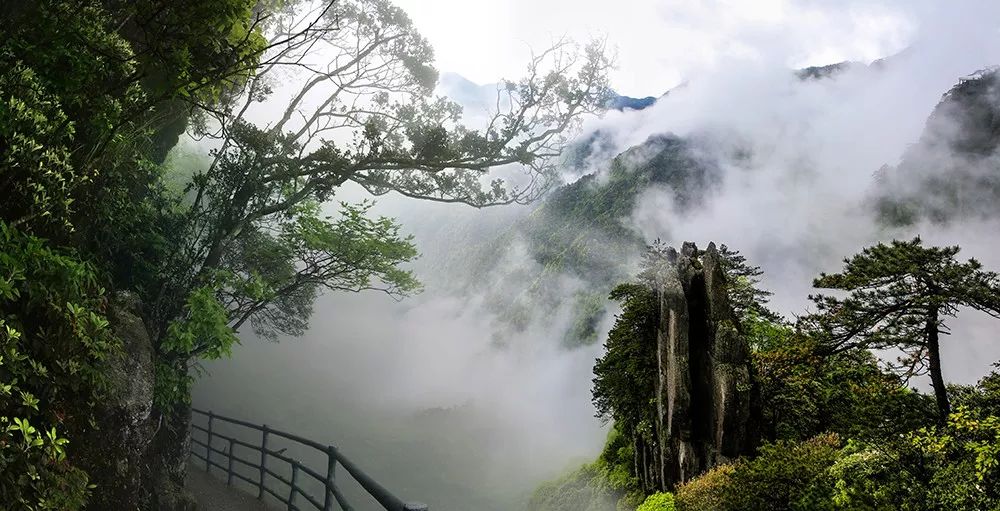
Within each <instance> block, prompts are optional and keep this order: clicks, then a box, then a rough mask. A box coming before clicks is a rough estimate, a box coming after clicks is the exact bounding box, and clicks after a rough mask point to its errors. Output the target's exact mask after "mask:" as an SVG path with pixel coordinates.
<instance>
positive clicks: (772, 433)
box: [747, 318, 934, 440]
mask: <svg viewBox="0 0 1000 511" xmlns="http://www.w3.org/2000/svg"><path fill="white" fill-rule="evenodd" d="M747 325H748V326H749V329H748V334H749V338H750V339H751V341H752V343H753V345H754V351H753V362H754V368H755V377H756V380H757V383H758V385H759V387H760V392H761V402H762V404H763V422H762V424H761V426H762V431H761V433H762V434H763V436H764V437H765V438H769V439H771V440H777V439H785V440H805V439H807V438H810V437H813V436H816V435H818V434H820V433H823V432H827V431H829V432H834V433H838V434H840V435H841V436H843V437H844V438H865V439H867V438H884V437H886V436H891V435H898V434H901V433H905V432H907V431H912V430H914V429H917V428H920V427H923V426H926V425H928V420H929V418H930V417H933V415H934V405H933V403H932V402H931V400H930V399H929V398H928V397H927V396H924V395H922V394H919V393H917V392H915V391H913V390H911V389H908V388H906V385H905V381H904V380H902V379H901V378H900V377H899V376H897V375H895V374H891V373H887V372H885V371H884V370H882V368H881V367H880V366H879V363H878V359H877V358H876V357H875V356H874V355H872V354H871V353H870V352H868V351H866V350H860V349H854V350H848V351H844V352H841V353H837V354H833V355H827V354H824V352H823V350H822V347H821V346H820V345H819V344H818V342H817V341H816V340H815V339H813V338H812V337H810V336H808V335H805V334H803V333H801V332H798V331H796V330H795V329H794V327H792V326H790V325H787V324H784V323H781V322H773V321H769V320H766V319H761V318H756V319H750V320H749V321H748V322H747Z"/></svg>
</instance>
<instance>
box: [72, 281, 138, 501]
mask: <svg viewBox="0 0 1000 511" xmlns="http://www.w3.org/2000/svg"><path fill="white" fill-rule="evenodd" d="M139 309H140V305H139V301H138V299H137V298H136V297H135V295H133V294H130V293H120V294H118V295H117V296H116V297H115V300H114V302H113V303H112V305H111V307H110V309H109V314H108V316H109V320H110V322H111V326H112V328H113V329H114V333H115V335H116V336H117V337H118V338H119V339H120V340H121V342H122V351H121V352H120V353H118V354H116V356H114V357H111V359H109V360H108V361H107V362H106V364H107V366H106V369H105V371H104V373H105V374H106V375H107V377H108V386H109V388H108V392H107V397H106V400H105V401H104V402H102V403H98V405H97V407H98V408H97V410H96V417H97V426H98V427H97V428H96V429H94V428H90V429H88V430H86V431H83V432H82V434H81V435H80V436H79V437H78V438H79V439H78V440H77V441H76V442H74V444H75V445H74V447H75V449H76V451H77V452H78V454H79V456H80V457H81V460H82V464H83V465H84V468H85V469H86V470H87V472H88V473H89V474H90V478H91V481H92V482H93V483H94V484H96V485H97V489H96V490H95V491H94V493H93V495H92V497H91V501H90V503H89V508H90V509H116V510H123V511H130V510H138V509H149V505H150V492H149V491H148V489H147V487H146V484H145V482H144V470H145V467H146V465H147V463H148V461H147V459H146V453H147V448H148V447H149V444H150V441H151V439H152V438H153V434H154V431H155V429H156V424H155V423H154V419H153V413H152V411H153V378H154V372H153V371H154V369H153V356H154V355H153V345H152V342H151V341H150V338H149V333H148V332H147V330H146V327H145V325H144V324H143V321H142V318H141V316H140V310H139Z"/></svg>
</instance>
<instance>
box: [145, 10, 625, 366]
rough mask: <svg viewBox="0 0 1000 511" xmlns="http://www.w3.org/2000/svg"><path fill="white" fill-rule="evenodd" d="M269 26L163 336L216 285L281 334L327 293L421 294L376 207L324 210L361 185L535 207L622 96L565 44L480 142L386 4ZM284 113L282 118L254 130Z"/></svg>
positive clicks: (190, 198)
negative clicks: (587, 122)
mask: <svg viewBox="0 0 1000 511" xmlns="http://www.w3.org/2000/svg"><path fill="white" fill-rule="evenodd" d="M269 27H270V28H269V30H268V34H267V35H268V43H267V44H266V48H267V50H266V51H265V52H264V53H263V54H262V56H261V63H260V66H259V67H258V68H257V69H256V70H255V71H254V72H253V73H252V76H251V77H250V78H249V80H248V81H247V82H246V83H245V85H244V86H243V88H242V89H241V90H240V91H239V92H238V93H236V94H234V95H233V96H234V98H236V99H235V101H232V102H227V103H226V104H224V105H222V106H219V107H217V108H213V107H211V106H205V107H204V108H203V113H204V116H203V117H202V118H201V122H200V123H199V124H198V125H197V126H196V128H195V132H194V134H195V135H196V136H198V137H202V138H207V139H209V140H210V141H212V142H213V144H214V146H215V147H216V149H214V150H213V152H212V155H211V156H212V158H211V162H210V163H209V164H208V165H207V167H206V168H202V169H198V170H197V171H196V172H194V173H193V175H192V177H191V179H190V181H189V182H188V183H187V186H186V188H185V192H186V193H185V198H184V200H183V201H182V204H181V209H182V211H183V213H182V214H183V216H184V218H185V219H186V221H185V222H184V224H185V227H184V232H183V233H182V234H181V235H180V239H179V240H178V241H177V243H175V246H176V249H175V251H174V253H173V254H172V262H171V266H172V268H176V269H177V272H176V278H174V279H172V282H170V283H168V285H167V286H164V287H163V289H162V291H161V293H160V294H159V296H158V297H157V299H156V305H155V307H154V309H155V312H154V323H156V325H157V330H158V332H159V333H160V334H161V335H162V334H163V333H165V332H166V331H167V330H168V328H167V326H168V325H169V323H170V322H172V321H174V320H176V319H177V318H179V317H183V316H184V312H183V309H184V307H185V304H186V303H187V302H186V301H187V297H188V295H189V294H190V293H191V292H192V290H194V289H199V288H201V287H203V286H205V285H212V286H216V287H217V289H218V296H219V300H220V302H221V303H223V305H224V307H225V309H226V312H227V315H228V317H229V324H230V326H231V327H233V328H239V327H240V326H242V325H243V324H244V323H245V322H249V323H250V324H251V325H252V326H254V327H255V328H256V329H258V331H260V332H263V333H267V334H271V335H273V334H277V333H287V334H295V333H298V332H300V331H301V329H302V323H301V321H303V320H304V319H305V317H306V316H307V312H308V304H309V303H310V302H311V299H312V297H313V296H314V294H315V292H316V290H317V289H320V288H323V287H326V288H331V289H336V290H348V291H359V290H362V289H371V288H376V289H380V290H382V291H385V292H387V293H389V294H392V295H394V296H402V295H405V294H407V293H408V292H411V291H413V290H414V289H415V287H416V286H415V281H414V280H413V277H412V275H410V274H408V273H406V272H402V271H399V270H396V269H395V268H396V266H397V265H398V264H401V263H405V262H407V261H409V260H410V259H412V258H413V257H414V256H415V253H414V252H413V250H412V246H411V245H410V244H409V241H408V240H407V239H406V238H405V237H401V236H399V228H398V226H396V225H395V224H394V223H393V222H392V221H391V220H388V219H379V220H374V221H372V220H367V219H366V218H365V217H364V213H365V212H366V211H367V209H368V207H369V206H367V205H362V206H347V205H346V204H345V205H342V209H341V216H340V220H337V219H335V218H334V217H327V216H324V215H323V214H321V208H320V205H321V204H324V203H328V202H329V201H330V199H331V198H333V197H334V195H335V193H336V192H337V190H338V189H339V188H340V187H341V186H344V185H346V184H348V183H352V184H354V185H356V186H359V187H360V188H362V189H364V190H367V191H368V192H370V193H371V194H373V195H383V194H386V193H390V192H395V193H399V194H401V195H403V196H406V197H412V198H417V199H425V200H432V201H439V202H451V203H463V204H468V205H472V206H476V207H485V206H492V205H500V204H510V203H515V202H518V203H523V202H529V201H531V200H534V199H536V198H537V197H539V196H540V195H541V194H542V193H543V192H544V191H545V190H546V189H547V188H548V187H549V185H551V184H553V183H554V182H555V180H556V176H557V173H556V162H557V157H558V156H559V153H560V151H561V147H562V143H563V142H564V141H565V137H566V136H567V131H568V130H570V129H572V128H573V127H575V126H576V125H577V123H578V122H580V118H581V116H582V115H583V114H587V113H593V112H597V111H598V109H599V108H600V106H601V105H602V104H603V101H604V99H605V97H606V96H607V94H608V88H607V83H606V72H607V69H608V67H609V66H610V62H609V61H608V59H607V58H606V57H605V56H604V48H603V46H602V45H601V44H593V45H590V46H588V47H586V48H585V49H584V51H583V52H582V53H578V52H576V51H575V47H574V46H573V45H571V44H570V43H568V42H565V41H560V42H558V43H557V44H556V45H555V46H554V47H553V48H550V49H549V50H546V51H544V52H542V53H541V54H539V55H536V56H535V57H533V58H532V60H531V62H530V64H529V68H528V77H527V78H525V79H524V80H522V81H520V82H516V83H515V82H504V83H503V84H501V86H500V87H498V92H497V103H496V111H495V112H494V115H493V116H492V118H491V119H490V120H489V121H488V122H487V123H486V124H485V126H484V127H483V128H482V129H481V130H474V129H471V128H468V127H465V126H463V125H462V124H461V123H460V120H461V108H460V107H458V105H456V104H454V103H452V102H450V101H448V100H446V99H444V98H438V97H434V96H433V88H434V85H435V83H436V80H437V72H436V70H435V69H434V68H433V66H432V59H433V51H432V49H431V47H430V46H429V45H428V43H427V42H426V40H424V39H423V38H422V37H421V36H420V35H419V33H418V32H417V31H416V30H415V29H414V27H413V26H412V23H411V21H410V20H409V18H408V17H407V16H406V14H405V13H404V12H403V11H402V10H400V9H399V8H397V7H395V6H393V5H392V4H391V3H389V2H388V1H386V0H356V1H344V2H337V3H335V4H332V3H323V4H322V5H311V4H309V5H304V6H300V8H298V9H291V10H289V11H283V14H282V15H281V16H278V17H276V18H275V19H273V20H271V22H270V25H269ZM275 105H278V106H280V109H279V112H280V114H279V116H278V118H277V119H274V120H272V121H271V122H269V123H267V122H260V121H257V120H255V119H259V118H260V117H261V115H260V112H259V111H258V109H260V108H264V109H269V108H271V109H273V108H274V106H275ZM498 167H503V170H502V172H504V173H505V174H504V175H505V176H506V177H504V178H500V177H497V176H496V174H497V170H496V169H497V168H498ZM491 171H492V172H491ZM491 174H492V177H493V178H492V179H491V178H490V177H491ZM349 231H350V232H349ZM362 254H364V255H365V257H364V258H362V257H361V255H362ZM206 342H209V341H206ZM208 349H210V348H207V347H205V348H204V349H199V348H196V349H195V354H196V353H198V352H199V351H205V350H208Z"/></svg>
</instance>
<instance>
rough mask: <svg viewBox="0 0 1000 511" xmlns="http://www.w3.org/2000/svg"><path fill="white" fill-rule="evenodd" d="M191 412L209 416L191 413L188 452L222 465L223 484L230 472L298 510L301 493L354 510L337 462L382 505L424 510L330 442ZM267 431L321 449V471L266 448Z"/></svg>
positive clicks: (320, 504)
mask: <svg viewBox="0 0 1000 511" xmlns="http://www.w3.org/2000/svg"><path fill="white" fill-rule="evenodd" d="M192 412H194V413H193V416H203V417H207V418H208V421H207V424H206V425H205V426H202V425H200V424H197V423H196V422H195V420H194V417H192V421H191V451H190V452H191V455H192V456H194V457H196V458H198V459H199V460H201V461H203V462H204V463H205V470H206V471H207V472H210V471H211V469H212V467H213V466H214V467H216V468H218V469H220V470H224V471H225V473H226V484H227V485H230V486H232V484H233V480H234V478H239V479H241V480H243V481H245V482H247V483H249V484H250V485H252V486H256V487H257V498H258V499H263V498H264V492H267V493H268V494H270V495H271V496H272V497H274V498H276V499H278V501H280V502H281V503H283V504H286V505H287V506H288V509H289V510H298V509H301V508H300V507H299V504H298V502H297V497H299V496H301V497H302V498H303V499H305V502H307V503H309V504H311V505H312V506H313V507H314V508H315V509H317V510H320V509H321V510H323V511H332V510H333V509H334V507H333V503H334V501H336V503H337V505H338V506H339V508H340V509H342V510H343V511H353V509H354V508H353V507H351V505H350V504H349V503H348V502H347V499H346V498H345V496H344V494H343V492H342V491H341V489H340V488H339V487H338V486H337V465H338V464H339V465H340V466H342V467H344V470H346V471H347V473H348V474H350V475H351V477H353V478H354V480H355V481H357V483H358V484H359V485H360V486H361V487H362V488H363V489H364V490H365V491H366V492H367V493H368V494H369V495H371V496H372V498H374V499H375V501H377V502H378V503H379V504H380V505H381V506H382V507H383V508H385V509H386V510H387V511H427V506H426V505H425V504H418V503H406V502H403V501H402V500H400V499H399V498H397V497H396V496H394V495H393V494H391V493H389V491H388V490H386V489H385V488H384V487H383V486H382V485H380V484H378V483H377V482H376V481H375V480H374V479H372V478H371V477H369V476H368V475H367V474H365V473H364V472H362V471H361V469H360V468H358V466H357V465H355V464H354V463H353V462H351V461H350V460H349V459H347V458H345V457H344V456H343V455H342V454H340V453H339V452H338V451H337V449H336V448H335V447H333V446H332V445H323V444H321V443H319V442H315V441H313V440H309V439H308V438H302V437H300V436H298V435H293V434H291V433H286V432H284V431H279V430H276V429H272V428H269V427H267V425H257V424H253V423H250V422H246V421H242V420H239V419H233V418H230V417H225V416H222V415H218V414H216V413H213V412H212V411H204V410H199V409H197V408H192ZM217 421H221V422H222V423H226V424H232V425H234V426H238V427H240V428H246V429H249V430H253V431H259V432H260V444H259V445H258V444H255V443H252V442H247V441H244V440H240V439H239V438H236V437H235V436H231V435H226V434H223V433H220V432H219V431H217V430H215V429H214V428H213V427H214V426H216V425H217ZM196 432H200V433H204V434H205V435H206V438H205V440H204V441H202V440H201V439H199V438H197V437H196V436H195V433H196ZM272 436H274V437H281V438H284V439H286V440H290V441H292V442H295V443H297V444H300V445H302V446H305V447H308V448H312V449H315V450H317V451H319V453H321V454H322V455H325V457H326V461H327V463H326V474H323V473H321V472H319V471H316V470H314V469H312V468H310V467H309V466H307V465H306V464H303V463H301V462H300V461H299V460H297V459H295V458H293V457H291V456H289V455H286V454H285V451H286V450H287V449H278V450H273V449H271V448H269V447H268V440H269V439H270V438H271V437H272ZM213 441H214V443H213ZM220 442H221V443H222V445H224V446H226V448H225V449H220V448H218V447H216V445H218V444H219V443H220ZM195 446H199V447H201V448H202V449H204V454H202V453H201V452H198V450H197V449H195ZM237 447H239V448H241V449H243V450H247V451H255V452H257V453H259V456H253V457H251V458H250V459H247V458H245V457H242V456H237V454H236V453H235V452H234V449H235V448H237ZM254 458H256V460H255V459H254ZM270 460H276V461H280V462H283V463H285V464H287V465H288V467H289V468H290V470H291V475H290V476H288V477H286V476H284V475H282V474H281V473H279V472H278V471H276V470H273V469H272V467H269V466H268V461H270ZM234 462H235V463H239V464H240V465H242V466H243V467H248V468H249V469H250V470H252V473H254V474H255V475H256V476H257V477H256V478H254V477H252V476H247V475H246V474H245V471H243V472H244V473H241V471H240V470H239V466H237V465H234ZM301 475H305V476H308V477H311V478H312V479H314V480H315V481H317V482H318V483H319V484H320V485H322V487H323V488H324V491H323V498H322V499H319V498H316V497H314V496H313V495H311V494H310V493H309V492H308V491H307V490H306V489H305V488H303V486H302V482H301V481H300V479H299V477H300V476H301ZM278 483H280V486H281V487H280V488H275V486H278V485H279V484H278Z"/></svg>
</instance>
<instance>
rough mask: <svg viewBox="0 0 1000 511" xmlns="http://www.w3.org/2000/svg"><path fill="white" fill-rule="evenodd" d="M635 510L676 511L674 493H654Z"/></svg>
mask: <svg viewBox="0 0 1000 511" xmlns="http://www.w3.org/2000/svg"><path fill="white" fill-rule="evenodd" d="M635 511H674V495H673V494H672V493H654V494H652V495H650V496H649V497H647V498H646V500H645V502H643V503H642V505H641V506H639V508H638V509H636V510H635Z"/></svg>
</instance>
